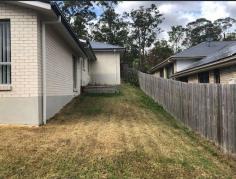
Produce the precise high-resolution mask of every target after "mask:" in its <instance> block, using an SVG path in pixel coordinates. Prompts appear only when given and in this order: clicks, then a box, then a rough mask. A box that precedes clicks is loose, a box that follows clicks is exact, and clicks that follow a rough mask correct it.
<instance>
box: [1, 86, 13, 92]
mask: <svg viewBox="0 0 236 179" xmlns="http://www.w3.org/2000/svg"><path fill="white" fill-rule="evenodd" d="M11 90H12V86H11V85H0V91H11Z"/></svg>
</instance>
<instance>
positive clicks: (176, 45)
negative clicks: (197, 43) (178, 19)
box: [168, 25, 185, 53]
mask: <svg viewBox="0 0 236 179" xmlns="http://www.w3.org/2000/svg"><path fill="white" fill-rule="evenodd" d="M184 34H185V28H183V27H182V26H181V25H177V26H171V31H169V32H168V35H169V42H171V43H172V47H173V50H174V52H175V53H176V52H179V51H180V50H181V41H182V40H183V37H184Z"/></svg>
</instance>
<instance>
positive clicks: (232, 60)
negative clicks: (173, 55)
mask: <svg viewBox="0 0 236 179" xmlns="http://www.w3.org/2000/svg"><path fill="white" fill-rule="evenodd" d="M235 58H236V55H233V56H230V57H226V58H223V59H220V60H217V61H215V62H213V63H208V64H204V65H201V66H197V67H194V68H191V69H186V70H183V71H180V72H177V73H175V74H173V75H171V78H178V77H184V76H188V75H191V74H195V73H199V72H203V71H207V70H212V69H216V68H219V67H224V66H227V65H230V64H236V60H235Z"/></svg>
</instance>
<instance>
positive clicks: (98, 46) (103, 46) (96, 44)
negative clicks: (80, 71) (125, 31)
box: [90, 41, 124, 49]
mask: <svg viewBox="0 0 236 179" xmlns="http://www.w3.org/2000/svg"><path fill="white" fill-rule="evenodd" d="M90 44H91V46H92V48H93V49H124V47H120V46H118V45H111V44H107V43H104V42H96V41H90Z"/></svg>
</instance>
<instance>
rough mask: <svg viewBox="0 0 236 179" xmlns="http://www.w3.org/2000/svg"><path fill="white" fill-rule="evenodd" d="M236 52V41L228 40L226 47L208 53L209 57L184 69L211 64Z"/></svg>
mask: <svg viewBox="0 0 236 179" xmlns="http://www.w3.org/2000/svg"><path fill="white" fill-rule="evenodd" d="M234 54H236V41H231V43H230V42H228V45H226V46H225V47H224V48H221V49H220V50H219V51H217V52H215V53H212V54H210V55H208V56H207V57H205V58H203V59H201V60H199V61H197V62H195V63H193V64H191V65H189V66H188V67H186V68H185V69H183V70H186V69H192V68H196V67H199V66H202V65H206V64H209V63H212V62H216V61H218V60H221V59H224V58H226V57H229V56H232V55H234Z"/></svg>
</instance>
